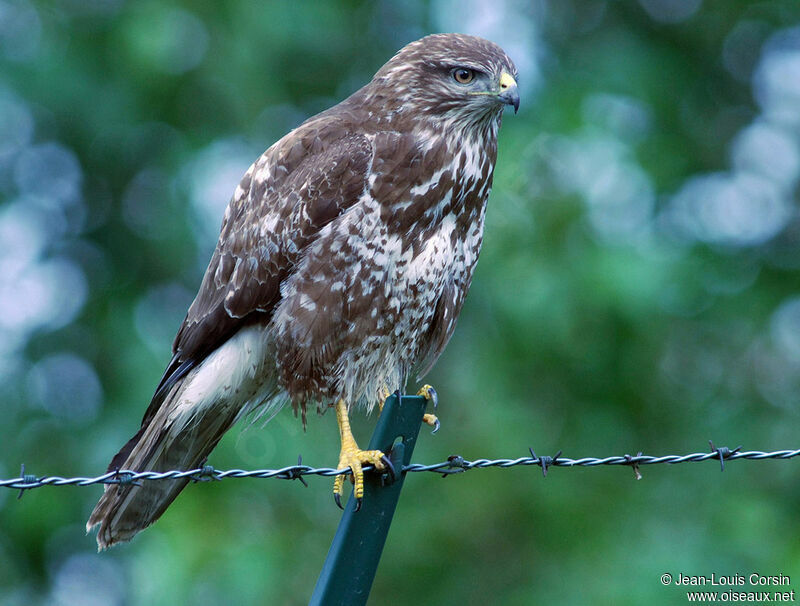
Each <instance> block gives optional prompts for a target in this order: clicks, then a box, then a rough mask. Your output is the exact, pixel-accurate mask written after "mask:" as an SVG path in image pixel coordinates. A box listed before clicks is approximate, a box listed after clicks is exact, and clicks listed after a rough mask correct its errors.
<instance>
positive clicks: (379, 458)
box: [333, 441, 386, 511]
mask: <svg viewBox="0 0 800 606" xmlns="http://www.w3.org/2000/svg"><path fill="white" fill-rule="evenodd" d="M385 460H386V457H385V455H384V454H383V453H382V452H381V451H380V450H361V449H360V448H359V447H358V445H357V444H356V443H355V441H354V442H353V447H350V448H348V447H344V446H343V447H342V452H341V453H339V464H338V465H337V466H336V469H347V468H349V469H350V472H351V473H350V474H342V475H338V476H336V480H334V482H333V499H334V500H335V501H336V504H337V505H338V506H339V507H340V508H341V509H344V508H343V507H342V491H343V489H344V478H345V475H349V477H350V480H351V481H352V482H353V494H354V495H355V497H356V511H358V510H359V509H361V501H362V500H363V499H364V472H363V471H362V465H374V466H375V469H385V468H386V464H385V463H384V461H385Z"/></svg>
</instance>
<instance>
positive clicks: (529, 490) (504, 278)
mask: <svg viewBox="0 0 800 606" xmlns="http://www.w3.org/2000/svg"><path fill="white" fill-rule="evenodd" d="M670 7H672V9H670ZM675 7H677V8H675ZM681 7H683V8H681ZM686 7H689V9H686ZM691 7H694V8H691ZM0 9H1V10H0V15H6V18H5V19H3V18H2V16H0V235H2V238H3V240H4V241H0V254H1V255H2V256H0V316H2V317H0V337H2V341H3V344H2V345H0V377H2V381H3V386H4V389H3V392H4V393H3V395H2V396H0V402H2V409H3V412H4V420H3V423H2V429H0V477H4V478H6V477H14V476H15V475H16V474H17V472H18V467H19V465H20V464H21V463H23V462H24V463H25V465H26V471H27V472H29V473H34V474H38V475H61V476H76V475H95V474H98V473H100V472H101V471H102V470H103V469H105V465H106V464H107V462H108V460H109V459H110V457H111V455H112V454H113V453H114V452H116V450H117V448H118V447H119V446H120V445H121V444H122V443H123V442H124V441H125V440H126V439H127V438H128V437H129V436H130V435H131V434H133V433H134V431H135V429H136V428H137V426H138V423H139V420H140V417H141V414H142V413H143V411H144V409H145V408H146V405H147V402H148V401H149V398H150V395H151V393H152V390H153V388H154V386H155V385H156V383H157V382H158V379H159V377H160V374H161V372H162V370H163V367H164V365H165V364H166V362H167V361H168V359H169V357H170V355H169V348H170V344H171V339H172V336H173V335H174V332H175V330H176V329H177V327H178V326H179V323H180V321H181V320H182V317H183V314H184V313H185V310H186V306H187V305H188V304H189V302H190V301H191V299H192V296H193V294H194V292H195V291H196V288H197V286H198V284H199V280H200V277H201V276H202V272H203V270H204V268H205V263H207V260H208V257H209V254H210V251H211V250H212V248H213V245H214V242H215V238H216V233H215V232H216V230H217V229H218V225H219V221H220V220H221V216H222V209H223V208H224V204H225V203H226V202H227V199H228V197H229V196H230V194H231V193H232V188H233V185H231V183H233V184H234V185H235V182H236V175H237V174H241V173H243V172H244V170H245V169H246V168H247V166H248V165H249V163H250V162H252V161H253V160H254V159H255V158H256V157H257V156H258V154H260V153H261V152H262V151H263V150H264V149H266V148H267V147H268V146H269V145H271V143H272V142H274V141H275V140H276V139H277V138H279V137H280V136H282V135H283V134H284V133H285V132H287V131H288V130H289V129H291V128H293V127H294V126H296V125H297V124H299V123H300V122H301V121H302V120H303V119H305V118H306V117H308V116H310V115H313V114H314V113H316V112H318V111H320V110H322V109H325V108H326V107H329V106H330V105H332V104H334V103H335V102H337V101H338V100H341V99H342V98H344V97H345V96H346V95H348V94H349V93H350V92H352V91H353V90H355V89H356V88H358V87H359V86H361V85H363V84H364V83H365V82H366V81H367V80H368V79H369V78H370V77H371V75H372V74H373V73H374V72H375V71H376V70H377V69H378V67H380V65H381V64H382V63H383V62H384V61H385V60H387V59H388V58H389V57H390V56H391V55H392V54H393V53H394V52H395V51H396V50H397V49H398V48H399V47H401V46H402V45H403V44H405V43H407V42H409V41H411V40H413V39H416V38H418V37H421V36H422V35H425V34H427V33H432V32H435V31H443V30H445V31H446V30H452V29H458V27H459V25H463V27H464V28H466V29H467V31H468V33H482V32H484V31H489V32H493V34H494V35H493V36H491V37H493V39H494V41H495V42H497V43H499V44H501V45H503V46H506V45H507V43H509V44H510V43H511V42H512V41H516V42H518V43H514V44H512V45H511V46H508V47H507V49H508V50H509V53H510V54H511V55H512V57H513V58H514V59H516V60H517V61H518V62H519V63H520V65H521V66H524V69H522V74H521V85H522V86H523V91H524V93H523V94H524V96H523V99H522V109H521V111H520V113H519V115H517V116H514V115H512V114H510V113H508V114H507V115H506V116H505V118H504V124H503V128H502V131H501V140H500V153H499V159H498V164H497V168H496V172H495V183H494V191H493V193H492V197H491V200H490V204H489V209H488V213H487V226H486V233H485V238H484V249H483V252H482V256H481V260H480V263H479V265H478V268H477V271H476V274H475V278H474V282H473V285H472V289H471V292H470V295H469V297H468V299H467V304H466V306H465V308H464V311H463V313H462V316H461V318H460V321H459V326H458V328H457V330H456V333H455V336H454V337H453V339H452V342H451V343H450V345H449V347H448V349H447V350H446V352H445V354H444V355H443V357H442V359H441V360H440V362H439V363H438V364H437V366H436V367H435V369H434V370H433V372H432V373H431V375H430V376H429V377H426V381H429V382H431V383H433V384H434V385H436V387H437V390H438V392H439V394H440V408H439V410H438V414H439V417H440V419H441V421H442V425H443V427H442V430H441V431H440V432H439V433H438V434H437V435H436V436H428V435H426V434H425V431H424V429H423V434H422V437H421V439H420V441H419V443H418V446H417V450H416V452H415V455H414V459H415V460H416V461H419V462H434V461H440V460H444V459H445V458H446V457H447V456H448V455H450V454H454V453H458V454H460V455H462V456H464V457H466V458H468V459H474V458H500V457H508V458H516V457H520V456H525V455H526V454H527V452H528V448H529V447H533V448H534V450H536V452H537V453H539V454H554V453H555V452H556V451H558V450H563V452H564V454H565V456H570V457H573V458H577V457H582V456H605V455H616V454H624V453H631V454H635V453H636V452H639V451H643V452H645V453H646V454H653V455H657V454H682V453H688V452H696V451H702V450H705V449H706V445H707V441H708V440H709V439H710V438H711V439H713V440H714V441H715V443H716V444H718V445H723V444H724V445H727V446H729V447H735V446H738V445H739V444H743V445H744V447H745V449H757V450H773V449H783V448H796V447H797V446H798V442H797V437H798V431H797V429H798V423H799V422H800V418H799V417H798V413H800V409H799V408H798V393H800V391H798V389H799V388H800V336H798V335H800V303H798V296H800V279H799V276H800V274H799V273H798V272H800V219H798V217H800V213H798V201H797V191H798V189H797V182H798V171H800V168H798V165H800V160H797V158H800V152H798V149H800V126H799V124H800V94H797V91H798V89H797V84H796V82H795V83H794V84H793V83H792V79H791V76H792V75H796V76H797V77H798V80H797V82H800V67H795V68H792V67H791V66H792V65H795V64H796V66H800V59H798V57H800V42H798V40H800V33H799V32H798V28H797V24H798V23H800V4H798V3H797V2H794V1H792V0H783V1H781V0H773V1H766V2H759V3H752V2H749V1H747V0H730V1H727V2H714V1H711V0H709V1H706V2H702V1H701V0H696V1H695V2H683V3H681V2H667V1H664V2H660V1H659V0H642V1H641V2H633V1H630V2H629V1H620V2H610V1H609V2H605V1H601V0H596V1H589V0H564V1H561V0H559V1H556V0H549V1H546V0H541V1H538V2H530V3H528V2H513V1H511V0H508V1H506V2H488V3H487V2H477V1H476V2H464V3H458V2H435V1H432V2H420V1H415V2H403V3H392V2H388V1H387V2H365V1H348V2H288V1H287V2H264V3H251V2H245V1H231V2H224V3H222V2H180V1H174V0H170V1H165V2H154V1H143V2H128V3H126V2H123V1H122V0H114V1H111V2H100V1H95V0H93V1H90V2H79V1H78V0H60V1H54V2H41V3H29V2H28V1H27V0H13V1H11V0H9V1H4V2H0ZM673 9H674V10H673ZM684 9H686V10H685V11H684V12H683V13H682V12H681V11H682V10H684ZM2 11H5V12H4V13H3V12H2ZM495 17H497V18H498V19H499V20H500V22H501V23H504V24H505V25H504V26H503V27H505V29H503V27H499V28H497V27H496V28H495V29H493V30H492V29H491V27H490V26H491V23H494V21H493V19H494V18H495ZM503 19H505V21H503ZM487 24H489V25H487ZM487 28H488V29H487ZM521 33H525V35H521ZM520 41H521V42H520ZM515 50H517V52H524V53H525V54H526V56H524V57H523V56H514V51H515ZM770 53H772V54H770ZM781 53H782V54H781ZM776 57H777V58H776ZM784 58H785V59H786V60H785V61H783V59H784ZM770 61H772V62H771V63H770ZM781 61H783V62H781ZM792 61H794V62H795V63H792ZM775 66H777V67H775ZM787 66H788V67H787ZM779 68H780V69H786V70H787V71H786V72H785V74H788V75H781V74H784V72H780V70H779ZM771 69H772V70H773V71H770V70H771ZM792 69H794V71H792ZM775 70H778V71H775ZM776 73H777V76H776V75H775V74H776ZM775 91H778V92H775ZM781 91H782V94H783V95H784V96H780V94H779V93H781ZM793 91H794V92H793ZM793 94H794V95H795V96H792V95H793ZM793 116H794V117H793ZM759 129H760V130H759ZM764 133H766V134H764ZM746 137H751V139H752V141H756V142H758V141H761V139H758V137H762V138H763V137H766V139H764V140H765V141H766V142H767V143H762V144H760V145H755V144H753V145H751V146H750V147H747V145H746V143H747V142H748V141H750V140H751V139H747V138H746ZM770 142H772V143H770ZM792 146H794V147H792ZM742 150H745V151H742ZM748 150H749V151H748ZM753 150H755V151H753ZM747 154H750V155H747ZM793 154H794V155H793ZM793 158H794V160H793ZM754 167H755V168H754ZM754 174H755V175H756V176H753V175H754ZM717 183H724V185H725V187H729V189H724V191H722V193H720V189H719V188H718V189H714V187H715V184H717ZM742 183H747V184H750V185H748V187H744V186H741V184H742ZM740 186H741V187H744V189H741V188H740V189H736V188H737V187H740ZM693 188H694V189H693ZM698 188H700V189H699V191H700V192H701V194H697V193H696V192H697V191H698ZM702 188H706V189H702ZM742 191H744V194H741V192H742ZM693 192H694V193H693ZM714 196H716V197H714ZM737 196H738V197H737ZM770 221H771V223H770ZM20 251H23V252H20ZM25 251H29V252H25ZM31 251H32V252H31ZM23 253H24V255H23ZM25 255H27V256H25ZM37 272H38V273H37ZM47 272H50V273H47ZM30 276H33V277H34V278H35V277H36V276H40V277H41V279H40V281H39V282H36V281H35V280H34V278H30ZM48 276H50V277H48ZM48 293H49V294H48ZM48 297H49V299H48ZM42 301H45V302H46V301H50V303H49V307H48V305H46V304H45V303H42ZM37 314H38V315H37ZM373 423H374V417H373V418H367V417H364V416H363V415H362V416H361V418H357V419H356V420H354V427H355V431H356V433H357V436H359V437H360V439H361V440H362V441H364V442H366V441H367V440H368V435H369V433H370V431H371V427H372V425H373ZM337 452H338V434H337V431H336V425H335V420H334V417H333V415H332V414H329V415H325V416H322V417H317V416H311V417H310V418H309V426H308V430H307V431H306V432H305V433H304V432H303V431H302V427H301V424H300V421H299V420H298V419H295V418H294V417H293V415H292V413H291V410H289V409H288V408H287V409H286V410H284V411H282V412H281V413H280V414H279V415H278V416H277V417H276V418H275V419H274V420H273V421H272V422H270V424H269V425H268V426H267V427H261V426H259V425H256V426H252V427H249V428H247V429H246V430H244V431H240V430H239V429H236V430H234V431H232V432H230V434H229V435H227V436H226V437H225V438H224V440H223V441H222V443H221V444H220V446H219V447H218V448H217V449H216V450H215V452H214V454H213V455H212V457H211V460H210V461H209V462H210V463H211V464H213V465H214V466H215V467H217V468H220V469H224V468H234V467H236V468H244V469H248V468H273V467H282V466H285V465H289V464H292V463H294V462H295V461H296V459H297V455H298V453H302V455H303V461H304V462H305V463H306V464H309V465H313V466H332V465H333V464H335V462H336V456H337ZM642 472H643V475H644V478H643V479H642V480H641V481H635V480H634V478H633V474H632V473H631V471H630V469H628V468H593V469H570V470H568V469H553V470H551V471H550V473H549V474H548V476H547V478H546V479H543V478H542V477H541V473H540V470H539V469H538V468H529V467H526V468H519V467H518V468H515V469H513V470H506V471H500V470H486V471H473V472H469V473H466V474H463V475H460V476H456V477H451V478H449V479H447V480H446V481H443V480H441V479H440V478H439V477H438V476H437V475H434V474H417V475H414V476H413V477H411V478H409V480H408V481H407V482H406V484H405V487H404V491H403V496H402V499H401V502H400V505H399V507H398V511H397V514H396V517H395V522H394V525H393V527H392V531H391V533H390V535H389V539H388V543H387V546H386V549H385V552H384V555H383V560H382V563H381V566H380V567H379V569H378V575H377V578H376V581H375V585H374V588H373V592H372V597H371V603H372V604H385V603H392V604H394V603H398V604H457V603H458V604H462V603H466V604H533V603H547V604H631V605H632V604H642V603H648V604H675V603H683V602H684V601H685V596H684V595H683V594H682V593H681V589H679V588H677V587H674V586H668V587H665V586H663V585H662V584H661V582H660V580H659V579H660V576H661V574H663V573H665V572H669V573H671V574H673V575H675V576H677V574H678V573H679V572H681V573H684V574H691V575H703V574H704V575H710V574H711V573H716V574H717V575H732V574H737V573H741V574H747V575H749V574H750V573H752V572H759V573H762V574H770V575H775V574H785V575H789V576H790V577H791V578H792V580H793V582H794V583H796V582H797V581H795V577H797V578H798V579H800V542H798V541H797V540H796V537H797V536H798V535H800V521H799V520H800V518H798V515H797V512H798V510H800V488H798V487H799V486H800V482H798V481H797V480H798V477H800V475H799V474H798V471H797V463H796V462H795V460H792V461H766V462H758V463H751V462H736V463H731V464H729V465H727V466H726V470H725V472H724V473H722V474H720V472H719V468H718V466H715V465H714V464H709V463H703V464H687V465H681V466H675V467H670V466H653V467H645V468H643V470H642ZM309 484H310V486H309V487H308V488H303V487H302V486H301V485H300V484H299V483H297V482H279V481H276V480H269V481H262V480H240V481H226V482H220V483H203V484H197V485H190V486H189V487H188V488H187V489H186V491H185V493H184V494H182V495H181V497H180V498H178V500H177V501H176V502H175V503H174V505H173V506H172V507H170V509H169V510H168V512H167V513H166V514H165V515H164V517H163V518H162V519H161V520H160V521H159V522H158V523H157V524H156V525H155V526H153V527H152V528H150V529H148V530H147V531H146V532H144V533H142V534H141V535H140V536H138V537H137V538H136V539H135V541H133V543H131V544H129V545H124V546H121V547H118V548H115V549H113V550H111V551H110V552H106V553H103V554H99V555H98V554H96V553H95V544H94V539H93V538H92V537H88V536H85V534H84V523H85V520H86V518H87V517H88V514H89V512H90V510H91V508H92V506H93V504H94V502H95V501H96V499H97V498H98V496H99V494H100V491H101V489H100V487H92V488H60V489H56V488H42V489H39V490H35V491H31V492H30V493H28V494H26V495H25V496H24V498H23V499H21V500H16V499H15V497H16V494H15V493H13V492H12V491H3V492H0V606H12V605H14V606H16V605H21V604H26V605H29V604H40V603H41V604H78V603H81V604H149V605H159V604H176V603H177V604H230V603H235V604H264V603H267V604H301V603H305V602H307V600H308V597H309V596H310V593H311V590H312V588H313V585H314V582H315V580H316V575H317V574H318V572H319V569H320V567H321V565H322V562H323V560H324V557H325V554H326V552H327V549H328V546H329V544H330V540H331V538H332V536H333V533H334V531H335V527H336V524H337V521H338V519H339V510H338V509H337V508H336V507H335V506H334V504H333V500H332V498H331V482H330V481H329V480H326V479H321V478H312V479H310V480H309Z"/></svg>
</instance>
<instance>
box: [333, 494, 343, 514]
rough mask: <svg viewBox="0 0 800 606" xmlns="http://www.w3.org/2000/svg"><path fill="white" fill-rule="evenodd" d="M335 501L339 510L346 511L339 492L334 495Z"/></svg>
mask: <svg viewBox="0 0 800 606" xmlns="http://www.w3.org/2000/svg"><path fill="white" fill-rule="evenodd" d="M333 500H334V501H336V504H337V505H338V506H339V509H341V510H342V511H344V507H342V498H341V497H340V496H339V493H338V492H334V493H333Z"/></svg>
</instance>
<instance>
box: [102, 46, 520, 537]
mask: <svg viewBox="0 0 800 606" xmlns="http://www.w3.org/2000/svg"><path fill="white" fill-rule="evenodd" d="M516 78H517V71H516V68H515V67H514V64H513V62H512V61H511V59H509V57H508V56H507V55H506V54H505V52H503V50H502V49H501V48H500V47H499V46H497V45H496V44H494V43H492V42H489V41H487V40H484V39H481V38H477V37H474V36H467V35H461V34H436V35H431V36H427V37H425V38H422V39H421V40H418V41H416V42H412V43H411V44H409V45H407V46H405V47H404V48H403V49H401V50H400V51H399V52H398V53H397V54H396V55H395V56H394V57H393V58H392V59H391V60H390V61H389V62H388V63H386V64H385V65H384V66H383V67H382V68H381V69H380V70H379V71H378V73H377V74H375V77H374V78H373V79H372V81H370V82H369V84H367V85H366V86H364V87H363V88H361V89H360V90H358V91H356V92H355V93H353V94H352V95H351V96H350V97H348V98H347V99H345V100H344V101H342V102H341V103H339V104H338V105H336V106H335V107H332V108H331V109H329V110H327V111H324V112H322V113H321V114H319V115H316V116H314V117H312V118H309V119H308V120H307V121H305V122H304V123H303V124H302V125H300V126H299V127H298V128H296V129H295V130H293V131H291V132H290V133H288V134H287V135H286V136H285V137H283V138H282V139H280V140H279V141H278V142H277V143H275V144H274V145H273V146H272V147H270V148H269V149H268V150H267V151H266V152H264V154H263V155H262V156H261V157H260V158H259V159H258V160H256V162H255V163H254V164H253V165H252V166H251V167H250V168H249V169H248V171H247V172H246V173H245V175H244V177H243V178H242V181H241V183H240V184H239V186H238V187H237V188H236V191H235V192H234V194H233V198H232V200H231V201H230V204H229V205H228V207H227V210H226V211H225V216H224V219H223V221H222V230H221V233H220V237H219V242H218V243H217V247H216V250H215V251H214V254H213V256H212V258H211V262H210V263H209V265H208V269H207V270H206V273H205V276H204V277H203V281H202V284H201V285H200V290H199V292H198V293H197V297H196V298H195V300H194V302H193V303H192V305H191V307H190V308H189V311H188V313H187V314H186V319H185V320H184V321H183V325H182V326H181V327H180V330H179V331H178V334H177V336H176V337H175V342H174V344H173V352H174V353H173V357H172V360H171V361H170V363H169V365H168V366H167V369H166V371H165V372H164V376H163V377H162V379H161V382H160V384H159V385H158V388H157V389H156V392H155V395H154V396H153V399H152V401H151V403H150V406H149V408H148V409H147V411H146V412H145V414H144V418H143V420H142V425H141V428H140V429H139V431H138V432H137V433H136V435H135V436H133V438H131V440H130V441H129V442H128V443H127V444H125V446H123V447H122V449H121V450H120V451H119V453H117V455H116V456H115V457H114V458H113V459H112V461H111V464H110V466H109V470H114V469H124V470H133V471H140V470H153V471H166V470H169V469H193V468H196V467H198V466H200V465H202V462H203V461H204V460H205V458H206V457H207V456H208V454H209V453H210V452H211V450H212V449H213V448H214V446H216V444H217V442H219V440H220V438H221V437H222V435H223V434H224V433H225V432H226V431H227V430H228V429H229V428H230V427H231V426H232V425H233V424H234V423H235V422H236V421H237V420H238V419H240V418H241V417H243V416H244V415H246V414H248V413H251V412H253V411H257V412H256V414H262V415H267V417H269V416H271V415H273V414H275V413H276V412H277V411H278V410H279V409H280V408H281V406H283V405H284V404H285V403H286V402H291V403H292V405H293V406H294V408H295V411H298V410H299V411H301V412H302V415H303V419H304V420H305V414H306V408H307V406H308V405H309V404H312V405H316V406H317V408H318V409H321V408H322V407H327V406H331V405H333V406H335V407H336V416H337V419H338V421H339V428H340V432H341V437H342V450H341V455H340V459H339V468H340V469H342V468H347V467H349V468H350V469H351V471H352V475H353V476H354V481H355V487H354V492H355V495H356V497H357V498H359V499H360V498H361V496H362V495H363V472H362V471H361V466H362V464H373V465H375V466H376V467H377V468H383V466H384V463H383V460H382V457H383V454H382V453H380V452H378V451H364V450H361V449H359V448H358V446H357V444H356V442H355V439H354V438H353V435H352V432H351V431H350V424H349V419H348V411H349V409H350V408H351V407H352V406H353V405H355V404H364V405H366V407H367V408H368V409H369V408H371V407H372V406H373V405H374V404H375V403H376V402H378V401H379V400H380V399H381V395H382V394H384V393H386V391H387V390H389V391H393V390H396V389H403V388H404V386H405V383H406V378H407V376H408V375H409V373H410V371H411V370H412V369H414V370H417V371H418V372H419V373H420V375H422V374H424V373H425V372H427V371H428V370H429V369H430V368H431V366H432V365H433V364H434V362H435V361H436V359H437V358H438V357H439V355H440V354H441V353H442V350H443V349H444V347H445V345H446V344H447V342H448V340H449V339H450V336H451V335H452V333H453V328H454V326H455V323H456V318H457V317H458V314H459V312H460V310H461V306H462V303H463V302H464V297H465V296H466V294H467V289H468V288H469V285H470V281H471V279H472V272H473V269H474V268H475V263H476V262H477V260H478V253H479V251H480V247H481V241H482V237H483V221H484V214H485V210H486V200H487V198H488V197H489V191H490V189H491V186H492V172H493V170H494V163H495V158H496V155H497V131H498V129H499V127H500V121H501V116H502V113H503V107H504V106H505V105H512V106H513V107H514V109H515V110H516V109H517V108H518V106H519V95H518V91H517V83H516ZM342 479H343V476H337V481H336V483H335V484H334V493H335V496H336V499H337V502H339V495H340V494H341V491H342ZM187 482H188V480H175V481H171V482H157V483H156V482H150V483H147V484H145V485H144V486H130V485H120V486H116V485H109V486H106V489H105V493H104V494H103V496H102V498H101V499H100V502H99V503H98V504H97V506H96V507H95V508H94V511H93V512H92V514H91V517H90V518H89V521H88V523H87V530H90V529H91V528H93V527H94V526H97V525H99V526H100V528H99V532H98V534H97V543H98V545H99V547H100V548H101V549H103V548H106V547H108V546H110V545H113V544H114V543H117V542H120V541H126V540H130V539H131V538H132V537H133V536H134V535H135V534H136V533H137V532H139V531H140V530H142V529H144V528H146V527H147V526H149V525H150V524H152V523H153V522H154V521H155V520H157V519H158V517H159V516H160V515H161V514H162V513H163V512H164V510H165V509H166V508H167V507H168V506H169V504H170V503H171V502H172V501H173V499H175V497H176V496H177V495H178V493H179V492H180V491H181V490H182V489H183V487H184V486H185V485H186V483H187Z"/></svg>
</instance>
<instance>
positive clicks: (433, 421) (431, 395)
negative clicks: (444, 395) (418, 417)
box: [417, 384, 441, 433]
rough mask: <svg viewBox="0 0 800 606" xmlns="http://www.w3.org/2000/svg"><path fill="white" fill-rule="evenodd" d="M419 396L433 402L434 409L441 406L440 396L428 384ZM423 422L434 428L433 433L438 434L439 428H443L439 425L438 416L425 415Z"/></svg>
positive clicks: (422, 388) (420, 391)
mask: <svg viewBox="0 0 800 606" xmlns="http://www.w3.org/2000/svg"><path fill="white" fill-rule="evenodd" d="M417 395H418V396H422V397H423V398H425V399H426V400H428V401H430V402H433V407H434V408H436V406H437V405H438V404H439V395H438V394H437V393H436V390H435V389H434V388H433V387H432V386H431V385H428V384H425V385H423V386H422V387H421V388H420V390H419V391H418V392H417ZM422 422H423V423H427V424H428V425H430V426H431V427H433V431H432V432H431V433H436V432H437V431H439V427H441V423H439V419H438V417H437V416H436V415H434V414H430V413H425V414H424V415H423V417H422Z"/></svg>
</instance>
